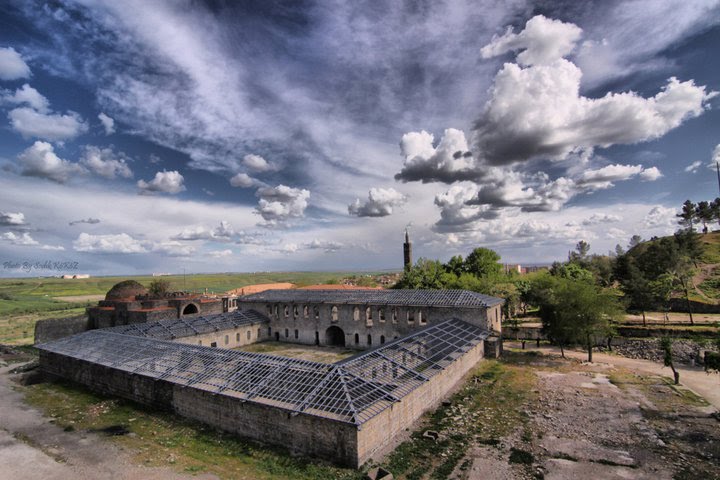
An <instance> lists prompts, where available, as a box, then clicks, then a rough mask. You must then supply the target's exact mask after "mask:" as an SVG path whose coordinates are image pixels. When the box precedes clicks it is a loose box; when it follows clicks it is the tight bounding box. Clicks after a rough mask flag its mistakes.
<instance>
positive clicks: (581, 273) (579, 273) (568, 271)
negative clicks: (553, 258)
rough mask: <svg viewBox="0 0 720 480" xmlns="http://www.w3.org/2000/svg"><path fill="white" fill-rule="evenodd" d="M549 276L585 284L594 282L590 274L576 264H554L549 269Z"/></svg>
mask: <svg viewBox="0 0 720 480" xmlns="http://www.w3.org/2000/svg"><path fill="white" fill-rule="evenodd" d="M550 275H552V276H554V277H560V278H566V279H570V280H578V281H581V282H585V283H593V282H594V281H595V278H594V277H593V274H592V272H591V271H590V270H586V269H584V268H583V267H581V266H580V265H578V264H577V263H560V262H554V263H553V264H552V266H551V267H550Z"/></svg>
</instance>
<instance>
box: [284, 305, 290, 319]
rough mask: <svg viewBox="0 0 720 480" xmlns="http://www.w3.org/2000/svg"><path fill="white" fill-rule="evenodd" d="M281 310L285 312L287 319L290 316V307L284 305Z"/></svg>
mask: <svg viewBox="0 0 720 480" xmlns="http://www.w3.org/2000/svg"><path fill="white" fill-rule="evenodd" d="M283 310H285V318H287V317H289V316H290V307H288V306H287V305H285V307H284V308H283Z"/></svg>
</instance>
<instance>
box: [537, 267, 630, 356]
mask: <svg viewBox="0 0 720 480" xmlns="http://www.w3.org/2000/svg"><path fill="white" fill-rule="evenodd" d="M533 295H534V296H535V297H536V299H537V301H538V302H539V306H540V318H541V320H542V323H543V331H544V332H545V333H546V334H547V336H548V338H550V339H551V340H552V341H553V342H555V343H557V344H558V345H559V346H560V351H561V354H562V355H563V356H564V353H565V352H564V348H565V346H567V345H569V344H574V343H577V344H581V345H584V346H585V348H586V349H587V352H588V361H589V362H592V347H593V344H594V342H595V340H596V338H597V337H601V336H602V337H605V336H607V335H609V334H610V333H611V332H612V325H611V321H612V320H614V319H616V318H618V317H619V315H620V313H621V308H620V305H619V303H618V301H617V297H615V296H614V295H612V294H611V293H608V292H606V291H604V290H601V289H599V288H598V287H597V286H596V285H594V284H592V283H587V282H578V281H573V280H570V279H567V278H562V277H552V276H549V278H539V279H538V280H537V282H536V284H535V286H534V294H533Z"/></svg>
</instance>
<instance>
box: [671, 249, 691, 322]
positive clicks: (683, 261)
mask: <svg viewBox="0 0 720 480" xmlns="http://www.w3.org/2000/svg"><path fill="white" fill-rule="evenodd" d="M668 273H670V274H671V275H672V278H673V280H674V283H675V285H676V286H677V287H679V289H680V291H681V292H682V293H683V296H684V297H685V302H686V305H687V310H688V315H690V325H695V322H694V321H693V314H692V303H691V302H690V284H691V282H692V278H693V276H694V275H695V270H694V269H693V265H692V262H691V261H690V259H688V258H687V257H682V258H680V259H679V260H678V262H677V263H676V264H675V265H674V266H673V268H672V269H670V271H669V272H668Z"/></svg>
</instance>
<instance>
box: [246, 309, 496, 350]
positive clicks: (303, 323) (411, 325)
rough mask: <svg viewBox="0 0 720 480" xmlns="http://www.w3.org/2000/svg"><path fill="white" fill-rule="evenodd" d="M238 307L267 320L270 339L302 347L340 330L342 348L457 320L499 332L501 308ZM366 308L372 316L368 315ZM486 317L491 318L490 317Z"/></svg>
mask: <svg viewBox="0 0 720 480" xmlns="http://www.w3.org/2000/svg"><path fill="white" fill-rule="evenodd" d="M238 308H239V309H240V310H251V309H253V310H257V311H258V312H260V313H263V314H265V315H267V316H268V317H269V318H270V328H271V331H272V338H273V339H277V340H280V341H283V342H288V343H300V344H304V345H315V344H319V345H329V344H331V342H330V338H328V337H327V330H328V328H330V327H331V326H336V327H339V328H340V329H342V331H343V333H344V337H345V346H346V347H349V348H355V349H358V350H365V349H368V348H372V347H374V346H377V345H382V344H383V343H387V342H390V341H392V340H394V339H397V338H400V337H403V336H405V335H407V334H409V333H412V332H414V331H416V330H419V329H420V328H424V327H426V326H427V325H433V324H436V323H441V322H444V321H446V320H449V319H451V318H459V319H461V320H464V321H466V322H468V323H471V324H474V325H478V326H480V327H482V328H486V329H487V328H489V329H492V330H494V331H500V306H499V305H498V306H496V307H492V308H490V309H487V310H486V309H482V308H448V307H399V306H398V307H393V306H387V305H368V304H362V305H360V304H358V305H346V304H337V305H333V304H327V303H319V304H313V303H303V304H298V303H273V304H268V303H260V302H244V301H240V302H238ZM368 309H370V314H368ZM488 316H489V317H490V319H489V320H488Z"/></svg>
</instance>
